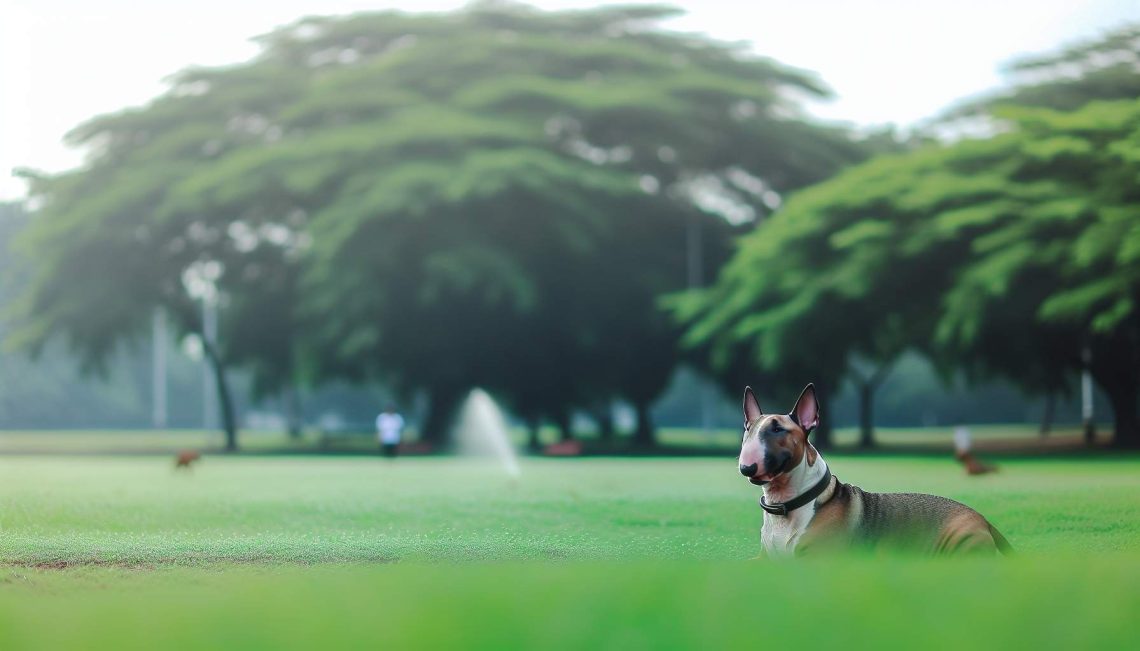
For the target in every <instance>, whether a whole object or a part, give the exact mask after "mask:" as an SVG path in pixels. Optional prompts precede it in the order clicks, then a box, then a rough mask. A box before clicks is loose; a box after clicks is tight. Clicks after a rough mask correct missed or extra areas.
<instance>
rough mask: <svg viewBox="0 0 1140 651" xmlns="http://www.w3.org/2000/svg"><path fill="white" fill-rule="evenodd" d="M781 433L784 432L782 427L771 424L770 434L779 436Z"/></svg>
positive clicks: (777, 424)
mask: <svg viewBox="0 0 1140 651" xmlns="http://www.w3.org/2000/svg"><path fill="white" fill-rule="evenodd" d="M782 431H784V426H783V425H780V424H779V423H772V433H773V434H779V433H780V432H782Z"/></svg>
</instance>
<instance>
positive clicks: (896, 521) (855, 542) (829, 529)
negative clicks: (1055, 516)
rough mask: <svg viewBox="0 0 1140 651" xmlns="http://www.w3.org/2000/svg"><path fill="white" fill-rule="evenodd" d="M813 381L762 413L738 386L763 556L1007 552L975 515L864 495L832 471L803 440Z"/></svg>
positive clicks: (815, 406) (815, 419) (744, 454)
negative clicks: (757, 489)
mask: <svg viewBox="0 0 1140 651" xmlns="http://www.w3.org/2000/svg"><path fill="white" fill-rule="evenodd" d="M819 422H820V409H819V401H818V400H817V399H816V393H815V386H813V385H811V384H809V385H807V387H806V388H805V389H804V390H803V393H801V394H800V397H799V400H797V401H796V406H795V407H793V408H792V411H791V412H789V413H787V414H765V413H764V412H763V411H761V409H760V404H759V403H758V402H757V401H756V396H755V395H754V394H753V393H752V389H751V387H747V388H745V389H744V441H743V443H742V444H741V447H740V458H739V463H740V474H742V475H744V476H745V477H746V478H748V481H750V482H752V483H753V484H755V485H757V486H761V487H762V488H763V491H764V492H763V495H762V496H761V497H760V508H762V509H763V510H764V524H763V526H762V527H761V530H760V542H761V545H762V546H763V549H764V552H765V553H766V554H767V555H769V556H785V555H796V556H800V555H802V554H803V553H804V552H805V551H807V550H809V549H816V548H827V549H850V548H865V549H887V548H889V549H905V550H912V551H918V552H924V553H930V554H951V553H962V552H982V553H994V552H996V551H1001V552H1002V553H1003V554H1009V553H1010V552H1011V551H1012V550H1011V548H1010V545H1009V543H1008V542H1007V541H1006V539H1005V537H1003V536H1002V535H1001V533H999V532H998V530H997V529H995V528H994V527H993V525H991V524H990V523H989V522H988V521H987V520H986V519H985V518H984V517H982V515H981V514H980V513H978V512H977V511H975V510H973V509H971V508H970V507H968V506H966V505H964V504H960V503H958V502H955V501H954V500H950V499H947V498H945V497H938V496H935V495H924V494H921V493H868V492H867V491H864V490H863V489H861V488H859V487H858V486H854V485H852V484H845V483H843V482H841V481H839V478H838V477H836V476H835V475H832V474H831V470H830V469H829V468H828V466H827V462H826V461H824V459H823V457H822V456H821V455H820V454H819V452H818V451H817V450H816V449H815V447H814V446H813V445H812V444H811V443H810V442H809V441H808V435H809V434H811V432H812V430H813V429H815V428H816V427H818V426H819Z"/></svg>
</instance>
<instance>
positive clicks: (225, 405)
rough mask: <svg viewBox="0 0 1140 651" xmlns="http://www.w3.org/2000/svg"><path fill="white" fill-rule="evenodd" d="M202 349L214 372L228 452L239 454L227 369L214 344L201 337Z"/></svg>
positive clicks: (235, 420)
mask: <svg viewBox="0 0 1140 651" xmlns="http://www.w3.org/2000/svg"><path fill="white" fill-rule="evenodd" d="M201 340H202V349H203V350H204V351H205V353H206V359H208V360H209V361H210V368H212V369H213V371H214V386H215V387H216V388H217V391H218V404H219V405H220V406H221V408H222V428H223V429H224V430H225V433H226V452H237V447H238V446H237V419H236V418H235V417H234V401H233V396H232V394H231V393H230V384H229V382H228V381H227V380H226V368H225V364H223V363H222V358H221V355H220V354H219V353H218V349H217V348H216V347H215V346H214V344H213V343H212V342H210V341H208V340H207V339H206V337H201Z"/></svg>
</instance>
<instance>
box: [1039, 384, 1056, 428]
mask: <svg viewBox="0 0 1140 651" xmlns="http://www.w3.org/2000/svg"><path fill="white" fill-rule="evenodd" d="M1056 409H1057V396H1056V395H1055V394H1053V393H1047V394H1045V411H1044V412H1043V413H1042V414H1041V429H1040V430H1038V432H1039V433H1040V434H1041V436H1048V435H1049V432H1050V431H1052V429H1053V412H1054V411H1055V410H1056Z"/></svg>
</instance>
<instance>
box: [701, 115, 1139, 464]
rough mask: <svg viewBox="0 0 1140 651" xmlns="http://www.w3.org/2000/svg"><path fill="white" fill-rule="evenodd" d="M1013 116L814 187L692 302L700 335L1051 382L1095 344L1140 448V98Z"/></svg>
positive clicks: (1123, 433) (1122, 419)
mask: <svg viewBox="0 0 1140 651" xmlns="http://www.w3.org/2000/svg"><path fill="white" fill-rule="evenodd" d="M997 115H998V116H999V117H1000V118H1002V119H1003V120H1004V126H1005V132H1004V133H1002V134H1000V135H997V136H994V137H991V138H986V139H980V140H965V141H961V142H959V143H957V144H954V145H950V146H938V145H933V146H930V147H927V148H925V149H922V150H920V151H916V152H912V153H908V154H903V155H896V156H888V157H883V158H880V159H877V160H875V161H872V162H870V163H866V164H864V165H861V166H858V167H856V168H853V169H851V170H849V171H847V172H844V173H842V174H840V175H839V176H838V177H837V178H835V179H834V180H831V181H828V182H825V183H823V184H820V185H819V186H816V187H814V188H812V189H810V190H807V191H804V192H803V193H801V194H799V195H797V196H796V197H795V198H794V199H793V200H792V201H791V202H789V203H788V205H787V206H786V208H785V209H784V210H782V211H781V212H780V213H779V214H778V215H777V216H775V217H773V218H772V219H771V220H770V221H769V222H768V223H767V224H765V225H764V226H763V227H761V228H760V229H757V231H755V232H754V233H753V234H751V235H750V236H749V237H747V238H746V239H745V240H744V242H743V243H742V246H741V250H740V252H739V253H738V255H737V257H736V258H735V259H734V260H733V261H732V263H731V264H730V265H729V266H728V267H727V268H726V270H725V272H724V274H722V277H721V278H720V279H719V281H718V283H717V285H716V286H714V287H713V288H712V289H710V290H708V291H706V292H703V293H700V294H697V295H695V296H690V297H687V298H685V299H683V301H682V302H681V308H680V309H681V313H682V315H683V316H686V317H688V318H689V319H690V323H691V326H690V331H689V336H690V337H691V338H692V339H693V340H694V341H695V342H698V343H702V342H711V345H713V346H720V347H723V348H726V349H731V348H732V347H733V346H735V345H737V344H738V342H739V341H741V340H745V341H747V342H749V343H750V344H751V345H753V346H754V347H753V349H752V351H753V354H754V355H756V356H757V358H758V359H759V360H760V362H761V363H764V364H767V365H769V366H771V367H773V368H778V367H779V366H780V364H781V363H783V362H784V361H786V360H788V359H796V360H801V359H804V358H806V357H807V356H808V355H810V354H817V355H818V357H819V359H821V360H828V359H830V360H831V361H830V362H827V363H830V364H832V365H835V366H836V367H838V366H839V365H841V364H843V363H844V360H845V359H846V357H845V355H844V353H845V352H846V353H851V352H858V353H863V354H870V355H874V354H876V351H886V352H887V353H889V354H893V352H894V351H897V350H898V349H899V348H900V347H905V346H914V347H916V348H918V349H920V350H924V351H927V352H928V353H929V354H930V355H932V357H933V358H934V359H935V360H936V361H938V362H939V363H940V364H941V365H942V366H943V368H946V369H961V368H965V369H966V370H968V371H970V372H971V373H972V374H974V375H976V376H994V375H997V376H1003V377H1006V378H1009V379H1010V380H1012V381H1013V382H1015V383H1017V384H1019V385H1021V386H1022V387H1025V388H1026V389H1028V390H1035V391H1043V392H1048V391H1053V390H1056V389H1057V388H1058V386H1059V385H1063V383H1064V382H1065V380H1066V378H1067V377H1071V376H1072V375H1073V373H1074V372H1075V371H1076V370H1078V369H1079V368H1081V365H1082V362H1081V351H1082V349H1084V348H1086V347H1087V348H1089V349H1090V350H1091V352H1092V364H1091V370H1092V372H1093V376H1094V378H1095V379H1096V380H1097V382H1098V383H1099V384H1100V385H1101V387H1102V388H1103V389H1104V390H1105V392H1106V393H1107V395H1108V396H1109V398H1110V400H1111V401H1112V404H1113V408H1114V411H1115V415H1116V438H1115V441H1116V442H1117V444H1119V445H1125V446H1136V445H1138V444H1140V431H1138V428H1137V391H1138V390H1140V371H1138V369H1140V319H1138V312H1137V305H1138V301H1140V219H1138V217H1140V213H1138V212H1137V209H1136V205H1137V203H1136V201H1137V198H1138V197H1140V186H1138V185H1137V182H1136V179H1137V178H1140V148H1138V146H1140V102H1137V101H1122V102H1094V103H1092V104H1088V105H1086V106H1084V107H1083V108H1081V109H1079V110H1076V111H1065V112H1061V111H1053V110H1049V109H1016V110H1015V109H1002V110H1000V111H999V112H998V114H997ZM880 337H882V338H884V339H885V340H886V344H884V345H883V347H880V346H879V344H877V343H876V340H877V339H878V338H880ZM880 354H881V353H880ZM836 373H839V371H838V370H837V371H836Z"/></svg>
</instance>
